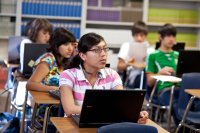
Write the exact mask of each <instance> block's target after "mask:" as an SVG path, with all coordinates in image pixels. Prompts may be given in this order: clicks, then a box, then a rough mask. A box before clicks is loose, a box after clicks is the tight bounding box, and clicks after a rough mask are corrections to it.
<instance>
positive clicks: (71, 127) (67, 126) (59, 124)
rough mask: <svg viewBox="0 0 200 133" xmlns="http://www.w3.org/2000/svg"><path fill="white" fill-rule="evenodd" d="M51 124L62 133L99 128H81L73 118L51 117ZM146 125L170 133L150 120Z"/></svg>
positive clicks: (91, 132)
mask: <svg viewBox="0 0 200 133" xmlns="http://www.w3.org/2000/svg"><path fill="white" fill-rule="evenodd" d="M50 120H51V122H52V123H53V124H54V125H55V127H56V129H57V131H58V132H60V133H96V132H97V128H79V127H78V126H77V125H76V123H75V122H74V121H73V120H72V119H71V118H66V117H51V118H50ZM146 125H150V126H154V127H156V128H157V130H158V133H169V132H168V131H167V130H165V129H164V128H162V127H160V126H159V125H158V124H156V123H155V122H153V121H152V120H150V119H148V122H147V124H146Z"/></svg>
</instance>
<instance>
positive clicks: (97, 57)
mask: <svg viewBox="0 0 200 133" xmlns="http://www.w3.org/2000/svg"><path fill="white" fill-rule="evenodd" d="M108 50H109V48H108V46H107V44H106V42H105V41H104V39H103V37H101V36H100V35H98V34H96V33H88V34H85V35H83V36H82V37H81V39H80V40H79V43H78V54H77V55H76V56H75V57H74V58H73V59H72V60H71V62H70V65H69V69H67V70H65V71H63V72H62V73H61V75H60V82H59V84H60V92H61V102H62V105H63V109H64V111H65V114H67V115H71V114H80V112H81V105H82V103H83V99H84V94H85V90H86V89H123V86H122V81H121V78H120V76H119V75H118V73H117V72H116V71H114V70H112V69H111V68H105V65H106V63H107V52H108ZM140 116H141V118H140V119H139V120H138V123H146V121H147V118H148V113H147V112H146V111H141V113H140Z"/></svg>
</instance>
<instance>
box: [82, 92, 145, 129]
mask: <svg viewBox="0 0 200 133" xmlns="http://www.w3.org/2000/svg"><path fill="white" fill-rule="evenodd" d="M145 93H146V91H145V90H86V93H85V97H84V102H83V105H82V110H81V114H80V120H79V127H99V126H102V125H106V124H112V123H117V122H137V120H138V118H139V114H140V111H141V108H142V104H143V100H144V96H145Z"/></svg>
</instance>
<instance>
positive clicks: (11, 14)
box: [0, 13, 16, 17]
mask: <svg viewBox="0 0 200 133" xmlns="http://www.w3.org/2000/svg"><path fill="white" fill-rule="evenodd" d="M0 16H3V17H4V16H5V17H16V14H14V13H0Z"/></svg>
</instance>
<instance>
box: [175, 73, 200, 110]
mask: <svg viewBox="0 0 200 133" xmlns="http://www.w3.org/2000/svg"><path fill="white" fill-rule="evenodd" d="M199 88H200V73H185V74H183V76H182V82H181V87H180V93H179V99H178V108H179V109H184V110H185V109H186V106H187V104H188V102H189V100H190V95H189V94H187V93H185V91H184V90H185V89H199Z"/></svg>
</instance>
